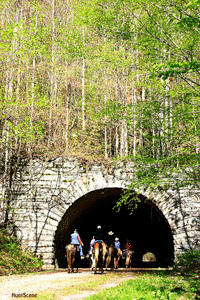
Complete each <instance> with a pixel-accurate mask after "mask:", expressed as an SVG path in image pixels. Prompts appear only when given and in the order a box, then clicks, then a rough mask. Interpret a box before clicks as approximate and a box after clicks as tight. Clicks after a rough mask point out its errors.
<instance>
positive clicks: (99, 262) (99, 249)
mask: <svg viewBox="0 0 200 300" xmlns="http://www.w3.org/2000/svg"><path fill="white" fill-rule="evenodd" d="M93 254H94V273H95V274H96V273H97V268H99V270H100V272H101V274H102V273H103V267H104V262H105V256H106V244H104V243H96V244H94V248H93Z"/></svg>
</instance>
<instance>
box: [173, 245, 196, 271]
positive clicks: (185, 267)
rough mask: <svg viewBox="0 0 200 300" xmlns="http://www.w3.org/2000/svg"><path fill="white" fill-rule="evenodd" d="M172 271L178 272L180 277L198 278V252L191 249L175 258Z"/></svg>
mask: <svg viewBox="0 0 200 300" xmlns="http://www.w3.org/2000/svg"><path fill="white" fill-rule="evenodd" d="M174 270H175V271H176V272H180V273H181V275H189V276H190V275H197V276H200V250H199V249H191V250H188V251H186V252H184V253H181V254H180V255H179V256H178V257H177V262H176V263H175V266H174Z"/></svg>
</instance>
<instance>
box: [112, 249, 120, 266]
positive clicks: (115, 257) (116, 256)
mask: <svg viewBox="0 0 200 300" xmlns="http://www.w3.org/2000/svg"><path fill="white" fill-rule="evenodd" d="M121 256H122V251H121V250H119V249H117V248H115V251H114V268H115V269H118V264H119V260H120V258H121Z"/></svg>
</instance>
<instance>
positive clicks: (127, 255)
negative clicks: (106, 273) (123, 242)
mask: <svg viewBox="0 0 200 300" xmlns="http://www.w3.org/2000/svg"><path fill="white" fill-rule="evenodd" d="M124 251H125V252H124V254H125V266H126V268H129V267H131V263H132V259H133V254H134V253H135V252H134V251H132V250H128V249H126V250H124Z"/></svg>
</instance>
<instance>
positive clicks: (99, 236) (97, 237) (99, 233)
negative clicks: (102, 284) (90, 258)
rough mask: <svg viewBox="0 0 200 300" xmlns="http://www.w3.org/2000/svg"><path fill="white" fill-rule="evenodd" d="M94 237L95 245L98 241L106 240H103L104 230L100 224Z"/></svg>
mask: <svg viewBox="0 0 200 300" xmlns="http://www.w3.org/2000/svg"><path fill="white" fill-rule="evenodd" d="M94 239H95V242H94V243H93V246H94V244H96V243H104V241H103V231H102V230H101V226H100V225H98V226H97V230H96V231H95V233H94Z"/></svg>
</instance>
